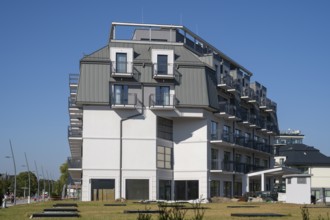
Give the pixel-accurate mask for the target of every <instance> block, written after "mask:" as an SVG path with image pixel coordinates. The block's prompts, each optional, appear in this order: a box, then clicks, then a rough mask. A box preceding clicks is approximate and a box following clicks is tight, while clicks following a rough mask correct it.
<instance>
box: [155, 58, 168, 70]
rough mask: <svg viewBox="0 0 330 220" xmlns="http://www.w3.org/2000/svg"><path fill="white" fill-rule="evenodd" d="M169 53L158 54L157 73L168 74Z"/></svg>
mask: <svg viewBox="0 0 330 220" xmlns="http://www.w3.org/2000/svg"><path fill="white" fill-rule="evenodd" d="M167 57H168V56H167V55H161V54H158V55H157V74H161V75H166V74H168V66H167V65H168V62H167Z"/></svg>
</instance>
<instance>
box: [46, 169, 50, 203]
mask: <svg viewBox="0 0 330 220" xmlns="http://www.w3.org/2000/svg"><path fill="white" fill-rule="evenodd" d="M46 174H47V179H48V198H50V183H49V176H48V171H47V170H46Z"/></svg>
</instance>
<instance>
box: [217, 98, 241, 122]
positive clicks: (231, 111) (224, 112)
mask: <svg viewBox="0 0 330 220" xmlns="http://www.w3.org/2000/svg"><path fill="white" fill-rule="evenodd" d="M219 109H220V112H219V113H217V115H218V116H219V117H223V118H227V119H230V120H240V112H239V111H237V107H236V105H232V104H229V103H227V102H220V103H219Z"/></svg>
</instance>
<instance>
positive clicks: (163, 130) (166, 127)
mask: <svg viewBox="0 0 330 220" xmlns="http://www.w3.org/2000/svg"><path fill="white" fill-rule="evenodd" d="M157 137H158V138H162V139H165V140H169V141H172V140H173V121H172V120H169V119H166V118H162V117H157Z"/></svg>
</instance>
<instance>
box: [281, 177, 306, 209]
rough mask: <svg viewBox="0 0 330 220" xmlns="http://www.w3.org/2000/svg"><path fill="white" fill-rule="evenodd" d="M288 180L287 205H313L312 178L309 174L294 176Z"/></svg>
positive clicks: (287, 178)
mask: <svg viewBox="0 0 330 220" xmlns="http://www.w3.org/2000/svg"><path fill="white" fill-rule="evenodd" d="M283 177H284V178H286V201H285V202H286V203H295V204H310V203H311V178H310V177H311V176H310V175H307V174H293V175H286V176H283Z"/></svg>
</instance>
